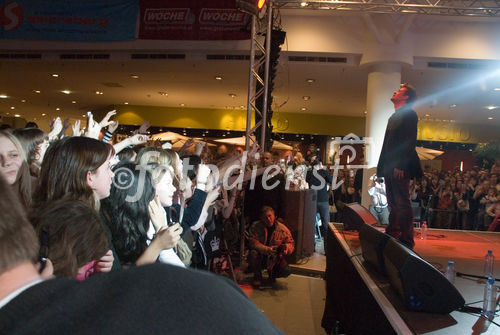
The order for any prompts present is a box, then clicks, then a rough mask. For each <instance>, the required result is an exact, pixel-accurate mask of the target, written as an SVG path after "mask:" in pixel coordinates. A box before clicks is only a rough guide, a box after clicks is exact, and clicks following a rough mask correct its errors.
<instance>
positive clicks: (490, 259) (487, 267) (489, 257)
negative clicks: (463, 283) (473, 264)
mask: <svg viewBox="0 0 500 335" xmlns="http://www.w3.org/2000/svg"><path fill="white" fill-rule="evenodd" d="M494 262H495V256H493V251H491V250H488V253H487V254H486V256H485V257H484V276H485V277H486V278H488V277H492V278H494V276H493V263H494Z"/></svg>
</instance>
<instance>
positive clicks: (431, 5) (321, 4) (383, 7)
mask: <svg viewBox="0 0 500 335" xmlns="http://www.w3.org/2000/svg"><path fill="white" fill-rule="evenodd" d="M272 3H273V6H274V7H276V8H284V9H285V8H286V9H297V8H301V9H318V10H335V11H338V12H368V13H384V14H402V13H403V14H423V15H447V16H476V17H500V1H498V0H484V1H480V0H475V1H474V0H357V1H356V0H354V1H342V0H338V1H336V0H273V1H272Z"/></svg>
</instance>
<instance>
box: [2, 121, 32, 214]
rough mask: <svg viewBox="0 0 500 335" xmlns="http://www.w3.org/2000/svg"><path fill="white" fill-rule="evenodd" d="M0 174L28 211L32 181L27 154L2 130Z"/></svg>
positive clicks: (8, 132) (17, 141)
mask: <svg viewBox="0 0 500 335" xmlns="http://www.w3.org/2000/svg"><path fill="white" fill-rule="evenodd" d="M0 174H1V175H2V176H3V177H4V179H5V181H6V182H7V184H8V185H10V186H11V187H12V189H13V191H14V193H15V194H16V195H17V196H18V197H19V200H20V201H21V203H22V204H23V206H24V208H25V209H27V208H29V206H30V205H31V195H32V194H31V192H32V180H31V175H30V171H29V167H28V162H27V161H26V154H25V152H24V149H23V147H22V145H21V143H20V142H19V140H18V139H17V138H16V137H15V136H14V135H13V134H12V133H11V132H10V131H8V130H0Z"/></svg>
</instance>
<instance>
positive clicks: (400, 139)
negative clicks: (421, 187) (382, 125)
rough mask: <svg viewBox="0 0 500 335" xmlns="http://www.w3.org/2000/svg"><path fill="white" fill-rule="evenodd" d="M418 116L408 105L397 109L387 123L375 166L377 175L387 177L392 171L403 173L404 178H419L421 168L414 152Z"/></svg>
mask: <svg viewBox="0 0 500 335" xmlns="http://www.w3.org/2000/svg"><path fill="white" fill-rule="evenodd" d="M417 125H418V116H417V114H416V113H415V111H413V110H412V109H411V108H409V107H408V105H406V106H403V107H401V108H399V109H397V110H396V111H395V112H394V114H392V115H391V117H390V118H389V121H388V122H387V128H386V130H385V137H384V144H383V146H382V151H381V153H380V158H379V161H378V166H377V175H378V176H379V177H380V176H383V177H389V176H392V175H393V171H394V169H395V168H396V169H400V170H403V171H404V174H405V177H409V178H415V177H416V178H420V177H421V176H422V168H421V167H420V160H419V158H418V155H417V151H416V150H415V146H416V144H417Z"/></svg>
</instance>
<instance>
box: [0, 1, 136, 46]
mask: <svg viewBox="0 0 500 335" xmlns="http://www.w3.org/2000/svg"><path fill="white" fill-rule="evenodd" d="M0 6H1V7H0V27H1V29H0V38H9V39H23V40H64V41H123V40H130V39H134V38H135V32H136V23H137V14H138V11H139V0H15V1H12V0H7V1H2V0H0Z"/></svg>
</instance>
